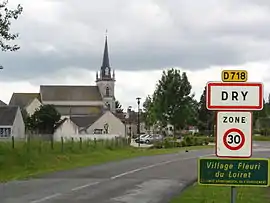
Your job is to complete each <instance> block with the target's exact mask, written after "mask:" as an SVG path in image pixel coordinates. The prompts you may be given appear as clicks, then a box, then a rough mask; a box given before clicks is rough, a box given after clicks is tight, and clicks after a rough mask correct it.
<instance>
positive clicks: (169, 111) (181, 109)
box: [152, 69, 194, 129]
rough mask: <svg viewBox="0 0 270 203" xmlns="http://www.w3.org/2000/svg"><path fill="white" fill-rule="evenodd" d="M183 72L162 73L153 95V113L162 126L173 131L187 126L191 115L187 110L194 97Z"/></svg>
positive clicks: (170, 71)
mask: <svg viewBox="0 0 270 203" xmlns="http://www.w3.org/2000/svg"><path fill="white" fill-rule="evenodd" d="M191 88H192V87H191V84H190V82H189V81H188V77H187V75H186V73H185V72H183V73H182V75H181V73H180V70H176V69H170V70H168V71H166V72H165V71H163V74H162V77H161V79H160V80H159V82H158V84H157V86H156V90H155V92H154V95H153V100H152V102H153V107H152V108H153V112H154V114H155V117H156V118H157V120H158V121H160V122H161V124H162V125H163V126H166V125H167V124H171V125H173V126H174V129H181V128H184V127H185V126H186V125H188V124H189V121H190V118H191V116H192V113H191V112H190V110H189V107H190V105H191V103H190V102H191V101H192V98H193V96H194V95H191Z"/></svg>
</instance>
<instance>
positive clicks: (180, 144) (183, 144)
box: [179, 140, 187, 147]
mask: <svg viewBox="0 0 270 203" xmlns="http://www.w3.org/2000/svg"><path fill="white" fill-rule="evenodd" d="M179 146H180V147H186V146H187V143H186V141H185V140H183V141H181V142H179Z"/></svg>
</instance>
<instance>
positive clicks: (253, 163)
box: [198, 158, 270, 187]
mask: <svg viewBox="0 0 270 203" xmlns="http://www.w3.org/2000/svg"><path fill="white" fill-rule="evenodd" d="M269 164H270V163H269V159H262V158H251V159H220V158H219V159H217V158H201V159H199V160H198V184H200V185H216V186H255V187H268V186H269V174H268V170H269V166H270V165H269Z"/></svg>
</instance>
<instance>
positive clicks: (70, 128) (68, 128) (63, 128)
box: [54, 119, 78, 140]
mask: <svg viewBox="0 0 270 203" xmlns="http://www.w3.org/2000/svg"><path fill="white" fill-rule="evenodd" d="M75 134H78V127H77V126H76V125H75V124H74V123H73V122H72V121H71V120H70V119H67V120H66V121H65V122H64V123H62V125H60V126H59V127H58V128H57V129H56V131H55V132H54V139H56V140H61V137H64V138H67V139H69V138H71V137H72V136H74V135H75Z"/></svg>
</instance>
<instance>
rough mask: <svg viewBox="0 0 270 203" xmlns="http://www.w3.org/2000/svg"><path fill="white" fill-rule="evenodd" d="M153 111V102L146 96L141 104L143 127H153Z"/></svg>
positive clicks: (154, 119)
mask: <svg viewBox="0 0 270 203" xmlns="http://www.w3.org/2000/svg"><path fill="white" fill-rule="evenodd" d="M154 113H155V112H154V109H153V101H152V98H151V96H150V95H148V96H147V97H146V99H145V101H144V102H143V116H144V121H145V125H146V127H147V128H149V127H151V126H153V125H154V124H155V122H156V118H155V114H154Z"/></svg>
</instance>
